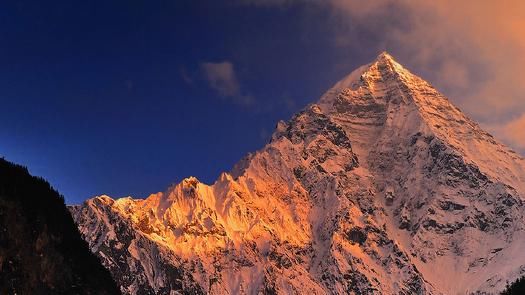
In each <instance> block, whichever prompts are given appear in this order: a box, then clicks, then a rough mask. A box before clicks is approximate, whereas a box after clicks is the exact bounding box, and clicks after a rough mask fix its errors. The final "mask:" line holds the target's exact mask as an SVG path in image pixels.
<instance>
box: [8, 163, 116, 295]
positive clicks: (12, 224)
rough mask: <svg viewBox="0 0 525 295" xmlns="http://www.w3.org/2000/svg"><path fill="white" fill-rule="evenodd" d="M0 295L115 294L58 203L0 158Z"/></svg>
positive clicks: (38, 181) (42, 186)
mask: <svg viewBox="0 0 525 295" xmlns="http://www.w3.org/2000/svg"><path fill="white" fill-rule="evenodd" d="M0 294H93V295H95V294H96V295H98V294H108V295H109V294H120V292H119V290H118V287H117V285H116V284H115V282H114V281H113V280H112V278H111V275H110V273H109V272H108V271H107V270H106V269H105V268H104V267H103V266H102V264H101V263H100V261H99V259H98V258H97V257H96V256H95V255H93V254H92V253H91V252H90V251H89V248H88V245H87V243H86V242H85V241H83V240H82V238H81V237H80V234H79V232H78V230H77V228H76V227H75V224H74V222H73V219H72V218H71V215H70V214H69V212H68V210H67V208H66V206H65V204H64V199H63V198H62V197H61V196H60V195H59V194H58V193H57V192H56V191H55V190H54V189H53V188H52V187H51V186H50V185H49V183H47V182H46V181H44V180H43V179H41V178H37V177H33V176H31V175H30V174H29V173H28V171H27V169H26V168H24V167H22V166H18V165H15V164H12V163H9V162H7V161H6V160H4V159H0Z"/></svg>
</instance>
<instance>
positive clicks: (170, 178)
mask: <svg viewBox="0 0 525 295" xmlns="http://www.w3.org/2000/svg"><path fill="white" fill-rule="evenodd" d="M88 2H89V3H88ZM332 2H333V3H332ZM339 2H341V1H336V0H330V1H327V2H326V3H327V4H319V3H317V4H316V3H314V2H312V1H278V0H274V1H201V0H199V1H153V2H152V1H147V2H146V1H87V2H75V3H72V2H70V1H55V2H53V3H52V4H50V3H47V2H42V1H17V2H16V3H14V2H13V3H7V4H5V3H4V4H2V5H1V6H2V7H1V9H0V20H1V25H0V44H2V45H0V64H1V70H0V102H1V104H2V108H1V109H0V155H2V156H4V157H5V158H6V159H8V160H10V161H14V162H17V163H20V164H23V165H26V166H28V168H29V170H30V171H31V172H32V173H33V174H36V175H39V176H43V177H44V178H46V179H47V180H49V181H50V182H51V184H52V185H53V186H54V187H55V188H57V189H58V190H59V191H60V192H61V193H62V194H64V195H65V197H66V201H67V203H78V202H81V201H82V200H84V199H86V198H88V197H91V196H93V195H98V194H108V195H111V196H114V197H119V196H126V195H133V196H136V197H146V196H147V195H148V194H149V193H152V192H157V191H162V190H164V189H165V188H166V187H167V186H168V185H169V184H171V183H174V182H178V181H180V180H181V179H182V178H184V177H187V176H190V175H193V176H196V177H197V178H199V179H200V180H201V181H204V182H207V183H211V182H213V181H214V180H215V178H216V177H217V176H218V175H219V173H220V172H221V171H225V170H229V169H230V168H231V167H232V166H233V164H235V162H236V161H238V160H239V159H240V158H241V157H243V156H244V155H246V154H247V153H248V152H250V151H255V150H257V149H258V148H260V147H262V146H263V145H264V144H265V142H267V141H268V139H269V136H270V134H271V133H272V131H273V128H274V126H275V124H276V123H277V121H278V120H281V119H284V120H286V119H288V118H289V117H290V116H291V115H292V114H293V113H295V112H297V111H298V110H300V109H301V108H302V107H304V106H305V105H306V104H308V103H310V102H314V101H316V100H317V99H318V97H319V96H320V95H321V94H322V93H323V92H324V91H325V90H327V89H328V88H329V87H330V86H331V85H332V84H334V83H335V82H336V81H337V80H338V79H340V78H341V77H342V76H344V75H345V74H347V73H349V72H350V71H352V70H353V69H354V68H356V67H357V66H359V65H361V64H364V63H367V62H369V61H371V60H372V59H373V58H374V57H375V56H376V55H377V54H378V53H379V52H381V51H382V50H389V52H391V53H392V54H393V55H394V56H395V57H398V60H399V61H400V62H401V63H403V64H406V65H407V66H408V67H409V68H410V69H411V70H413V71H414V72H416V73H418V74H421V75H422V76H423V77H424V78H428V79H430V81H431V82H435V83H434V84H436V85H437V86H438V88H439V89H441V90H443V91H444V92H445V94H449V95H451V96H452V98H455V97H460V96H461V95H462V94H464V93H465V89H472V87H475V85H478V84H476V83H482V82H483V81H484V79H487V78H486V77H484V76H483V75H478V76H479V77H478V76H476V75H474V74H471V73H475V72H476V70H477V69H480V68H485V67H488V66H489V65H487V64H484V63H480V62H479V61H478V60H473V61H471V62H470V60H468V61H469V63H468V64H466V65H464V69H463V72H462V69H461V68H460V69H459V70H458V69H457V68H456V69H454V67H452V69H451V70H450V69H449V70H450V71H452V72H453V73H456V74H457V73H458V71H459V73H460V74H463V75H464V76H465V75H466V76H467V77H469V78H470V80H469V81H467V82H468V86H469V87H466V86H465V85H464V83H467V82H465V81H462V80H461V79H459V80H461V81H460V82H461V84H459V85H454V83H456V82H457V81H458V79H455V80H454V81H453V82H454V83H452V84H451V83H449V82H450V81H449V82H447V79H444V78H443V77H441V78H440V74H439V73H437V74H436V71H434V70H433V68H432V67H431V66H433V65H437V66H442V65H443V63H445V62H447V61H449V59H446V58H445V57H443V56H444V55H442V56H441V59H439V58H438V59H429V60H427V61H424V62H421V60H420V59H414V58H412V57H413V56H415V55H414V52H416V53H421V52H420V51H421V48H420V47H417V46H415V47H416V49H417V50H419V51H414V50H411V49H407V46H405V45H406V44H408V43H410V42H409V41H412V43H413V41H414V40H412V39H410V40H408V41H406V44H405V43H404V42H400V40H401V39H399V38H398V39H393V38H392V36H390V35H385V34H386V33H391V31H389V30H387V29H385V28H387V27H388V28H396V30H397V31H400V32H405V33H406V36H409V37H410V36H411V33H412V32H413V31H412V30H413V29H412V27H411V26H413V25H418V24H419V23H418V21H419V17H417V16H419V15H418V14H417V13H418V12H416V13H414V12H413V11H412V10H410V11H411V12H410V13H411V14H408V16H407V17H406V16H405V12H406V10H407V8H406V7H405V6H402V5H394V6H392V5H391V4H389V3H386V4H384V5H383V6H378V7H372V8H373V9H374V10H373V11H372V12H370V11H367V10H366V7H364V8H363V11H360V12H359V13H356V11H355V6H351V5H349V4H351V2H355V1H348V2H343V3H342V4H341V3H339ZM379 2H388V1H379ZM348 9H350V10H348ZM360 9H361V8H360ZM347 10H348V11H347ZM377 13H379V14H378V15H375V14H377ZM367 14H368V16H370V15H371V16H375V18H367V17H366V16H367ZM421 25H422V26H423V25H424V24H421ZM446 41H447V39H446V38H445V39H444V40H443V42H446ZM429 46H430V45H429ZM412 48H414V47H412ZM458 48H459V49H458V50H457V54H456V56H454V54H455V52H456V51H450V55H452V57H454V58H456V59H461V56H462V55H461V54H462V53H463V51H460V49H462V47H458ZM473 54H475V52H474V53H473ZM462 60H463V59H462ZM449 67H450V66H449ZM465 69H466V70H465ZM465 71H466V72H465ZM473 76H474V78H472V77H473ZM460 77H461V76H460ZM476 79H477V80H476ZM456 84H457V83H456ZM440 86H441V87H440ZM519 99H523V97H522V96H519V95H515V97H513V98H512V100H511V102H515V101H516V100H519ZM454 102H456V103H458V104H459V105H460V106H462V107H466V110H467V113H468V114H471V115H473V116H474V117H475V119H478V120H481V121H483V120H485V121H486V122H487V126H489V127H490V128H492V129H493V130H496V131H497V132H500V134H502V138H503V137H505V136H503V135H504V134H505V132H507V131H506V130H507V129H508V128H507V129H505V128H506V126H507V125H506V124H511V123H513V122H514V121H512V120H514V119H515V118H518V119H519V115H520V114H521V113H519V112H518V113H513V111H516V110H517V109H516V108H515V107H513V108H512V110H507V111H506V112H503V113H502V115H501V114H500V115H498V116H497V118H499V119H497V120H496V119H494V118H493V119H487V116H486V115H485V113H483V112H478V110H477V109H476V108H475V107H472V108H469V106H470V105H471V104H469V100H466V99H463V100H461V99H456V100H455V101H454ZM509 105H510V106H514V105H515V104H511V103H509ZM509 109H511V107H509ZM524 109H525V108H524ZM518 110H521V109H520V108H518ZM524 118H525V117H524ZM511 119H512V120H511ZM511 121H512V122H511ZM498 128H499V129H498ZM511 140H512V139H509V140H508V141H509V142H511ZM516 146H518V147H519V145H516Z"/></svg>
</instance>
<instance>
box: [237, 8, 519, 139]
mask: <svg viewBox="0 0 525 295" xmlns="http://www.w3.org/2000/svg"><path fill="white" fill-rule="evenodd" d="M245 3H248V4H252V5H253V4H254V3H257V4H258V5H259V6H261V5H265V6H270V5H273V6H275V7H276V6H280V7H288V8H290V9H294V8H300V7H305V6H306V7H310V8H313V9H310V10H309V11H311V10H322V11H325V12H327V13H328V15H329V19H330V20H329V22H328V24H327V26H328V28H327V30H330V31H331V32H332V33H333V45H334V46H335V47H337V48H339V50H340V51H341V52H354V53H355V52H357V53H364V54H363V55H369V56H370V55H371V54H377V53H378V52H380V51H382V50H388V51H389V52H391V53H392V54H393V55H394V56H395V58H396V59H397V60H398V61H399V62H400V63H401V64H403V65H404V66H406V67H407V68H408V69H410V70H411V71H412V72H414V73H415V74H418V75H420V76H422V78H424V79H426V80H428V81H429V82H431V83H432V84H433V85H434V86H436V88H437V89H439V90H440V91H442V92H444V94H445V95H447V96H448V97H449V98H450V99H451V100H452V101H453V102H454V103H455V104H457V105H458V106H460V107H461V109H463V110H464V111H465V112H466V113H467V114H468V115H469V116H471V117H473V118H474V119H475V120H476V121H479V122H481V123H482V124H485V125H494V124H498V125H504V124H507V123H510V121H511V120H512V118H517V117H521V116H522V115H524V114H525V79H524V78H523V77H525V76H524V75H523V71H524V70H523V69H525V54H524V53H525V38H524V37H523V36H525V1H519V0H509V1H505V3H504V4H502V3H501V2H498V1H474V0H465V1H452V0H442V1H411V0H395V1H394V0H376V1H361V0H326V1H316V0H296V1H284V0H283V1H267V0H250V1H245ZM291 3H293V4H297V5H291ZM349 49H350V50H349ZM349 58H352V57H349ZM334 66H337V65H334ZM494 135H495V136H496V137H499V138H503V137H505V135H504V134H503V133H502V132H495V134H494ZM514 147H517V146H516V145H515V144H514Z"/></svg>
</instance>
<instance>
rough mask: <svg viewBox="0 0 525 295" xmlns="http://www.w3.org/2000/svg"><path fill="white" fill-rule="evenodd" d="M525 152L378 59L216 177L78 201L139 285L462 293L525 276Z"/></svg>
mask: <svg viewBox="0 0 525 295" xmlns="http://www.w3.org/2000/svg"><path fill="white" fill-rule="evenodd" d="M524 197H525V160H524V159H523V158H521V157H520V156H519V155H517V154H516V153H514V152H512V151H511V150H509V149H508V148H507V147H505V146H503V145H501V144H499V143H497V142H496V141H495V140H494V139H493V138H492V137H491V136H490V135H489V134H487V133H486V132H484V131H483V130H481V129H480V127H479V126H478V125H477V124H476V123H474V122H472V121H471V120H470V119H469V118H467V117H466V116H465V115H464V114H462V113H461V111H460V110H459V109H457V108H456V107H454V106H453V105H452V104H451V103H450V102H449V101H448V100H447V99H446V98H445V97H444V96H443V95H441V94H440V93H439V92H437V91H436V90H435V89H434V88H433V87H432V86H431V85H429V84H428V83H427V82H425V81H423V80H422V79H420V78H418V77H417V76H415V75H413V74H411V73H410V72H409V71H407V70H406V69H405V68H403V67H402V66H401V65H399V64H398V63H397V62H395V61H394V60H393V59H392V57H391V56H389V55H388V54H386V53H384V54H381V55H380V56H379V57H378V58H377V59H376V60H375V61H374V62H372V63H371V64H368V65H365V66H363V67H360V68H359V69H357V70H356V71H354V72H353V73H351V74H350V75H349V76H347V77H345V78H344V79H343V80H341V81H340V82H338V83H337V84H336V85H335V86H334V87H333V88H332V89H330V90H329V91H328V92H327V93H326V94H325V95H324V96H323V97H322V98H321V99H320V101H319V102H318V103H317V104H312V105H310V106H308V107H307V108H305V109H304V110H303V111H302V112H300V113H298V114H297V115H295V116H294V117H293V118H292V119H291V120H290V121H289V122H279V124H278V126H277V129H276V131H275V133H274V134H273V136H272V140H271V142H270V143H269V144H268V145H267V146H265V147H264V148H262V149H261V150H260V151H257V152H255V153H253V154H250V155H248V156H247V157H246V158H245V159H243V160H241V161H240V162H239V163H238V164H237V165H236V167H234V169H233V170H232V171H231V172H230V173H223V174H222V175H221V176H220V177H219V179H218V180H217V181H216V182H215V183H214V184H213V185H206V184H203V183H200V182H199V181H198V180H197V179H196V178H193V177H190V178H188V179H185V180H183V181H182V182H181V183H180V184H178V185H175V186H173V187H171V188H169V189H168V190H166V191H165V192H163V193H157V194H154V195H151V196H150V197H148V198H147V199H144V200H140V199H133V198H123V199H118V200H113V199H111V198H110V197H107V196H100V197H95V198H93V199H90V200H88V201H86V202H85V203H84V204H82V205H80V206H74V207H71V212H72V214H73V217H74V219H75V221H76V222H77V224H78V226H79V229H80V231H81V233H82V235H83V236H84V238H85V239H86V241H88V243H89V245H90V247H91V250H92V251H93V252H94V253H96V254H97V255H98V256H99V257H101V258H102V260H103V261H104V265H105V266H106V267H107V268H108V269H109V270H110V271H111V273H112V274H113V277H114V278H115V279H116V280H117V282H118V283H119V284H120V286H121V290H122V291H123V292H125V293H128V294H170V292H171V293H177V292H184V293H191V294H198V293H211V294H231V293H235V294H255V293H261V292H262V293H277V294H288V293H307V292H309V293H313V294H341V293H350V294H352V293H353V294H464V293H468V292H474V291H497V290H501V289H503V287H504V285H505V283H506V281H507V280H512V279H513V278H515V277H517V276H519V275H520V274H522V273H523V272H524V271H525V255H524V254H522V253H521V252H522V251H520V247H519V246H520V245H522V244H523V242H525V240H524V238H525V235H524V233H525V232H524V229H523V227H524V222H523V220H524V219H523V212H524V208H523V198H524Z"/></svg>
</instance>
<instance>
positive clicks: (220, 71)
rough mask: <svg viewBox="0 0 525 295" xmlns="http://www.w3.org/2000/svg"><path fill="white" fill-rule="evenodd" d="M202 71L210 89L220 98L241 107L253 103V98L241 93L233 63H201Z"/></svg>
mask: <svg viewBox="0 0 525 295" xmlns="http://www.w3.org/2000/svg"><path fill="white" fill-rule="evenodd" d="M201 69H202V70H203V73H204V77H205V78H206V80H207V81H208V83H209V85H210V87H211V88H212V89H213V90H215V91H216V92H217V93H218V94H219V95H220V96H222V97H224V98H229V99H231V100H232V101H233V102H235V103H238V104H241V105H249V104H251V103H253V97H252V96H250V95H244V94H242V93H241V87H240V84H239V81H238V79H237V75H236V73H235V69H234V67H233V64H232V63H231V62H229V61H223V62H218V63H213V62H205V63H201Z"/></svg>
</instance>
